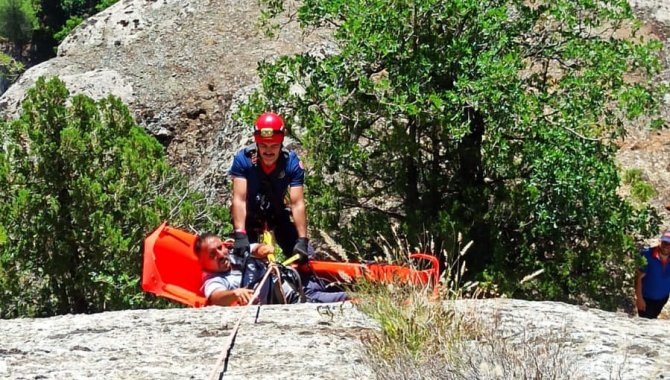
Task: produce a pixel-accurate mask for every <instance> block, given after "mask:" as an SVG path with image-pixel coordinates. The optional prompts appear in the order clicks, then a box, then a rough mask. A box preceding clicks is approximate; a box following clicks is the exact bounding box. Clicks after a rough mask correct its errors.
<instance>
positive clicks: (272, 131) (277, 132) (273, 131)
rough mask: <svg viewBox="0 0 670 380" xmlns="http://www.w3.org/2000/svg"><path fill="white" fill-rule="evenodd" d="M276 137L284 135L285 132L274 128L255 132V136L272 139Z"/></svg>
mask: <svg viewBox="0 0 670 380" xmlns="http://www.w3.org/2000/svg"><path fill="white" fill-rule="evenodd" d="M274 135H282V136H283V135H284V131H281V130H278V129H272V128H261V129H257V130H255V131H254V136H261V137H266V138H267V137H272V136H274Z"/></svg>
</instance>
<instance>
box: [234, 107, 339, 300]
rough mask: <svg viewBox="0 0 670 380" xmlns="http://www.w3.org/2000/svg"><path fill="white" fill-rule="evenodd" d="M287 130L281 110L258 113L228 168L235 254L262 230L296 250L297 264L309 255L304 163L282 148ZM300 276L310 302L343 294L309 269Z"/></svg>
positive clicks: (246, 251) (244, 250) (243, 253)
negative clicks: (249, 134)
mask: <svg viewBox="0 0 670 380" xmlns="http://www.w3.org/2000/svg"><path fill="white" fill-rule="evenodd" d="M285 132H286V131H285V126H284V121H283V120H282V118H281V117H280V116H279V115H277V114H275V113H272V112H266V113H264V114H262V115H260V116H259V117H258V119H257V120H256V122H255V123H254V141H255V143H254V144H251V145H249V146H247V147H245V148H243V149H241V150H239V151H238V152H237V153H236V154H235V157H234V158H233V163H232V165H231V167H230V170H229V171H228V174H229V175H230V176H231V177H232V182H233V197H232V209H231V214H232V219H233V227H234V229H235V231H234V237H235V243H234V249H233V255H232V256H233V257H237V258H238V259H239V258H243V257H247V256H248V255H249V247H250V242H258V241H259V238H260V236H261V234H262V233H263V232H264V231H266V230H268V231H273V232H274V235H275V239H276V241H277V243H278V245H279V246H280V247H281V249H282V251H283V252H284V254H285V255H286V256H287V257H288V256H290V255H291V254H297V255H298V256H299V259H298V260H297V263H298V264H301V265H304V264H306V263H307V262H308V260H309V259H310V258H311V257H313V252H314V250H313V249H312V248H311V246H309V239H308V238H307V217H306V210H305V198H304V182H305V168H304V167H303V164H302V162H301V161H300V158H299V157H298V154H297V153H296V152H295V151H293V150H291V151H289V150H287V149H285V148H284V146H283V142H284V136H285ZM239 260H242V259H239ZM303 273H304V272H303ZM302 277H303V278H302V283H303V285H304V290H305V295H306V296H307V299H308V300H309V301H310V302H336V301H343V300H346V299H347V296H346V294H345V293H344V292H342V291H333V290H332V289H331V288H327V287H325V286H324V285H323V283H321V282H320V281H318V280H317V279H316V278H315V277H314V276H312V275H309V274H306V275H303V276H302Z"/></svg>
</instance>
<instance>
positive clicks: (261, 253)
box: [256, 244, 275, 259]
mask: <svg viewBox="0 0 670 380" xmlns="http://www.w3.org/2000/svg"><path fill="white" fill-rule="evenodd" d="M274 251H275V248H274V247H273V246H271V245H268V244H259V245H258V249H257V250H256V257H258V258H261V259H264V258H266V257H268V255H269V254H271V253H274Z"/></svg>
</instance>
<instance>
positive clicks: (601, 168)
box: [238, 0, 661, 306]
mask: <svg viewBox="0 0 670 380" xmlns="http://www.w3.org/2000/svg"><path fill="white" fill-rule="evenodd" d="M265 3H266V5H267V6H268V7H269V8H268V10H267V11H266V13H265V14H266V15H273V14H276V13H278V12H281V11H282V3H283V2H282V1H274V0H272V1H265ZM371 9H373V10H374V9H379V10H383V11H381V12H371V11H370V10H371ZM297 14H298V19H299V20H300V22H301V23H302V25H303V26H305V27H320V26H326V27H329V28H331V30H333V32H334V34H333V35H334V38H335V41H336V43H337V47H336V49H335V51H334V52H333V53H332V54H301V55H296V56H291V57H281V58H278V59H277V60H276V61H274V62H272V63H267V62H266V63H264V64H262V65H261V66H260V68H259V72H260V75H261V78H262V89H261V90H260V91H259V92H257V93H256V94H254V95H252V96H251V98H250V100H249V103H248V104H247V105H246V106H245V107H244V108H243V109H241V111H240V113H239V116H238V117H239V118H241V119H243V120H244V121H246V122H250V121H251V120H252V119H253V116H254V115H256V114H258V112H260V111H261V110H264V109H276V110H280V111H281V112H282V113H283V114H284V115H285V117H286V120H287V121H288V123H289V125H290V127H291V128H292V129H293V133H294V134H295V135H297V137H298V138H300V139H301V141H302V143H303V144H304V145H305V147H306V148H307V151H308V152H309V157H308V160H307V163H308V165H309V166H311V171H310V175H311V176H310V178H309V180H308V190H309V192H310V194H309V195H310V198H311V202H312V206H311V208H310V210H312V212H313V215H312V216H311V220H312V221H313V222H314V224H316V225H319V226H322V227H330V228H336V227H337V226H340V228H339V232H340V233H339V237H340V240H341V241H342V242H343V243H349V242H352V245H355V246H356V247H358V248H363V249H371V248H374V244H373V243H372V242H373V238H374V236H375V235H377V234H379V233H382V234H388V233H389V228H388V224H389V223H388V220H389V218H390V219H391V220H394V221H395V222H397V223H399V224H400V225H401V226H402V227H403V228H404V232H405V233H406V235H407V236H408V237H409V238H410V240H411V241H412V243H417V242H418V240H420V239H419V238H420V236H422V232H423V231H427V232H428V233H429V234H430V235H431V236H433V237H435V238H436V242H437V247H436V248H437V249H438V250H439V249H441V248H442V249H446V250H454V249H455V247H456V243H457V242H458V239H457V237H456V236H457V234H458V233H459V232H462V233H464V235H465V238H466V239H471V240H473V241H474V245H473V246H472V248H471V249H470V250H469V253H468V256H467V257H466V259H467V261H468V264H469V267H470V275H471V276H470V277H471V278H472V276H477V277H479V278H480V279H485V280H490V281H494V282H496V283H498V284H499V285H500V286H501V289H503V290H504V291H506V292H508V293H512V294H514V295H515V296H525V297H540V298H551V299H560V300H568V301H576V300H580V299H584V298H583V297H591V298H592V299H594V300H595V302H597V303H598V304H600V305H601V306H612V303H611V302H612V301H613V300H615V299H616V297H617V296H619V295H621V294H622V292H624V291H626V292H627V291H628V290H627V289H625V287H626V286H629V285H630V284H629V283H628V282H627V281H628V280H627V279H626V275H627V274H628V273H630V269H631V266H632V265H633V264H632V262H633V261H632V257H631V255H633V242H632V239H631V236H635V234H647V233H649V231H650V230H651V229H653V228H654V227H655V225H654V218H653V215H652V214H651V212H650V211H649V209H644V210H641V211H636V210H634V209H633V208H632V207H631V206H630V205H629V204H628V203H627V202H626V201H624V200H622V199H621V198H620V197H619V196H618V195H617V193H616V189H617V187H618V186H619V177H618V174H617V171H616V167H615V163H614V155H615V152H616V146H615V145H614V144H613V142H614V141H615V140H616V139H618V138H621V137H623V135H624V129H623V126H624V123H625V122H628V121H630V120H638V118H640V117H642V116H644V115H646V114H648V113H650V112H651V111H653V110H654V109H655V107H656V106H657V99H658V98H659V97H658V92H659V91H660V89H659V88H655V87H654V82H653V80H652V79H651V78H652V77H653V76H654V75H655V74H657V73H658V72H659V69H660V61H659V57H658V52H659V49H660V46H661V45H660V43H659V42H658V41H653V40H651V41H650V40H645V39H643V38H638V37H637V36H636V35H635V33H636V31H637V28H638V24H637V22H636V21H635V20H634V19H633V15H632V12H631V9H630V6H629V5H628V3H627V1H625V0H604V1H598V2H593V1H587V0H583V1H582V0H579V1H575V0H557V1H551V2H534V1H531V2H528V1H523V0H489V1H479V0H458V1H452V0H406V1H384V0H366V1H361V0H306V1H305V2H303V4H302V5H301V6H300V7H299V9H298V13H297ZM625 29H629V30H632V32H631V33H632V34H631V33H629V35H628V36H627V37H628V38H624V37H622V36H624V34H625V32H624V30H625ZM631 78H632V79H631ZM343 224H344V226H342V225H343ZM466 241H467V240H466ZM539 269H542V270H544V273H543V274H541V275H540V276H539V277H537V278H536V279H535V280H534V281H529V282H525V283H523V284H522V285H519V283H520V280H521V278H523V277H524V276H525V275H528V274H530V273H533V272H535V271H536V270H539Z"/></svg>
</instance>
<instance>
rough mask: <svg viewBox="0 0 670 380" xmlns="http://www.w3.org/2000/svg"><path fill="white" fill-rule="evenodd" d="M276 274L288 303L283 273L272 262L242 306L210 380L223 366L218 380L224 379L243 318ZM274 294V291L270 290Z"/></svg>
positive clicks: (211, 379)
mask: <svg viewBox="0 0 670 380" xmlns="http://www.w3.org/2000/svg"><path fill="white" fill-rule="evenodd" d="M271 273H274V274H275V278H276V279H277V283H278V284H279V289H280V292H281V296H282V298H283V299H284V303H286V297H285V295H284V292H283V290H282V289H281V273H280V272H279V268H277V264H276V263H274V262H270V263H269V265H268V268H267V270H266V271H265V275H263V278H262V279H261V281H260V282H259V283H258V286H256V290H254V294H253V295H252V296H251V299H250V300H249V303H248V304H247V305H245V306H242V307H243V308H244V310H243V311H242V313H241V315H240V317H239V318H238V319H237V322H236V323H235V327H233V330H232V331H231V333H230V336H229V337H228V342H227V343H226V345H225V347H224V348H223V350H222V351H221V355H220V356H219V358H218V360H217V361H216V364H215V365H214V368H212V371H211V372H210V374H209V380H215V379H216V378H217V371H218V369H219V368H221V366H222V365H223V368H222V369H221V371H219V375H218V379H219V380H221V379H223V374H224V373H225V372H226V369H227V368H228V358H229V357H230V351H231V350H232V348H233V345H234V344H235V338H236V337H237V331H238V330H239V328H240V323H241V322H242V318H244V315H245V312H246V311H247V310H250V309H251V308H250V307H247V306H251V305H253V304H254V302H255V301H256V299H257V298H258V296H259V295H260V292H261V289H263V286H264V285H265V282H266V281H267V280H268V278H270V274H271ZM270 292H272V289H271V290H270ZM260 308H261V304H258V308H257V310H256V319H258V314H259V312H260Z"/></svg>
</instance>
